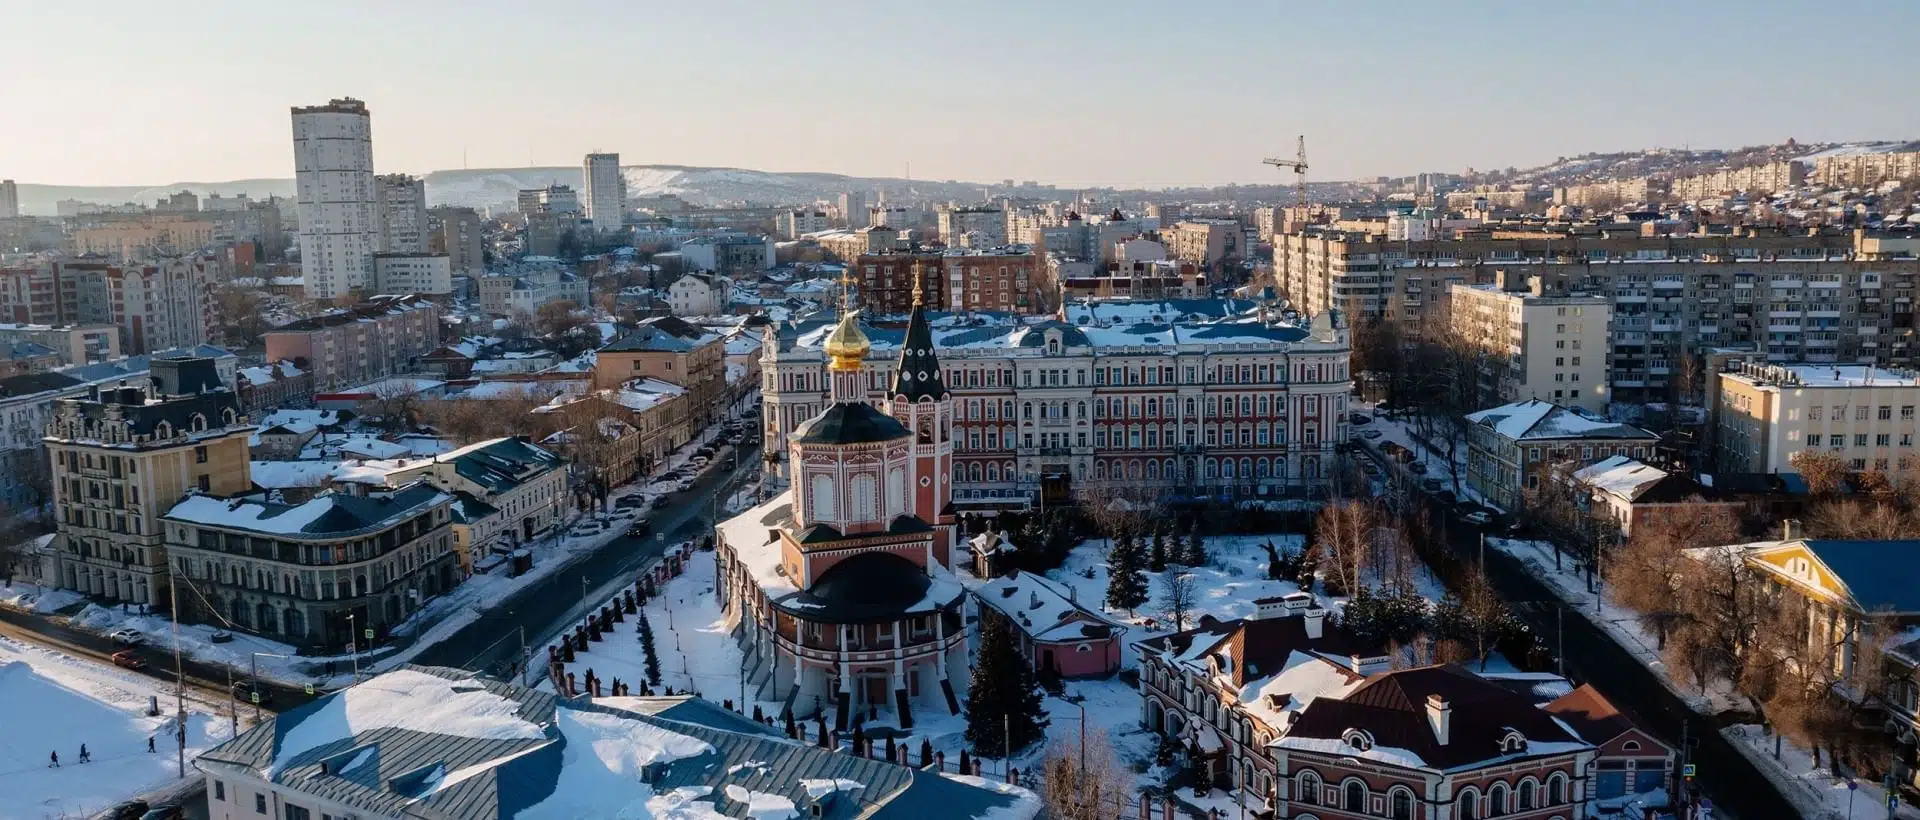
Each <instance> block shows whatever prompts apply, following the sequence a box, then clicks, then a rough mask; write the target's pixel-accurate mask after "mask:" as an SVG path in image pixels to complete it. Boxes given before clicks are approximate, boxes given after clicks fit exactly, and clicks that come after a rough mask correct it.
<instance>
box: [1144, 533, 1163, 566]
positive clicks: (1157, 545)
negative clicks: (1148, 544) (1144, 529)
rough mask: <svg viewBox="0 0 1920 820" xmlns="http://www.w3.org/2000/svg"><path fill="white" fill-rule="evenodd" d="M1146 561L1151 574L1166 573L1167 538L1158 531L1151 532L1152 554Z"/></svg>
mask: <svg viewBox="0 0 1920 820" xmlns="http://www.w3.org/2000/svg"><path fill="white" fill-rule="evenodd" d="M1151 556H1152V557H1151V559H1150V560H1148V561H1147V569H1148V570H1150V571H1152V572H1166V571H1167V537H1166V535H1164V534H1162V533H1161V532H1160V531H1159V530H1154V531H1153V552H1152V553H1151Z"/></svg>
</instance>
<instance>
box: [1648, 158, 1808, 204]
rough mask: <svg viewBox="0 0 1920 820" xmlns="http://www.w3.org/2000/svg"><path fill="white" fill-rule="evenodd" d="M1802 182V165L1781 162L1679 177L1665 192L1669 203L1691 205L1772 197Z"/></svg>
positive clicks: (1803, 177) (1803, 171) (1803, 182)
mask: <svg viewBox="0 0 1920 820" xmlns="http://www.w3.org/2000/svg"><path fill="white" fill-rule="evenodd" d="M1806 181H1807V165H1806V163H1804V162H1801V161H1799V160H1783V161H1781V162H1767V163H1761V164H1759V165H1748V166H1745V167H1743V168H1726V169H1722V170H1719V171H1714V172H1712V173H1707V174H1697V175H1695V176H1687V177H1680V178H1678V179H1675V180H1674V181H1673V182H1672V183H1670V184H1669V186H1668V190H1669V191H1670V192H1671V194H1672V198H1673V199H1677V200H1682V201H1687V202H1691V201H1694V200H1698V199H1707V198H1709V197H1716V196H1721V195H1723V194H1728V193H1736V192H1737V193H1748V194H1772V193H1777V192H1780V191H1784V190H1787V189H1789V188H1797V187H1799V186H1801V185H1803V184H1805V183H1806Z"/></svg>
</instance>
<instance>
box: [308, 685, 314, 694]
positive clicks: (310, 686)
mask: <svg viewBox="0 0 1920 820" xmlns="http://www.w3.org/2000/svg"><path fill="white" fill-rule="evenodd" d="M307 694H309V695H311V694H313V684H311V683H309V684H307Z"/></svg>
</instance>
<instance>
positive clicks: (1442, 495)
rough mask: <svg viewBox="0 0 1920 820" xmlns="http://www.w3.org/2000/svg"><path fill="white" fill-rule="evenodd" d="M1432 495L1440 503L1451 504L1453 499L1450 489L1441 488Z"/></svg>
mask: <svg viewBox="0 0 1920 820" xmlns="http://www.w3.org/2000/svg"><path fill="white" fill-rule="evenodd" d="M1433 497H1434V498H1435V499H1436V500H1438V501H1439V502H1440V503H1442V504H1452V503H1453V500H1454V495H1453V491H1452V490H1441V491H1439V492H1437V493H1434V494H1433Z"/></svg>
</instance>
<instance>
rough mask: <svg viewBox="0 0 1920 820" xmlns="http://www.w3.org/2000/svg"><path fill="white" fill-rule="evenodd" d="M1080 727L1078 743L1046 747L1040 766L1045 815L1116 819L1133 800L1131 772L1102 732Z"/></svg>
mask: <svg viewBox="0 0 1920 820" xmlns="http://www.w3.org/2000/svg"><path fill="white" fill-rule="evenodd" d="M1082 728H1083V730H1084V731H1083V732H1082V735H1081V740H1080V742H1078V743H1071V744H1069V743H1065V742H1059V741H1056V742H1054V743H1052V744H1051V745H1049V746H1048V747H1047V757H1046V760H1045V762H1043V763H1042V764H1041V771H1042V772H1043V773H1044V774H1043V776H1042V778H1041V782H1042V788H1043V792H1042V794H1041V799H1042V800H1044V801H1046V804H1047V815H1048V816H1049V817H1054V818H1058V819H1059V820H1107V818H1113V817H1120V816H1122V815H1123V814H1125V812H1126V808H1127V804H1128V802H1129V801H1131V800H1132V799H1133V791H1134V789H1133V772H1132V771H1131V770H1129V769H1128V768H1127V767H1126V765H1125V764H1123V763H1121V762H1120V758H1119V755H1118V754H1116V753H1115V752H1114V749H1113V744H1112V743H1111V742H1109V741H1108V739H1107V735H1106V733H1105V732H1102V731H1100V730H1099V729H1096V728H1091V727H1082Z"/></svg>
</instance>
